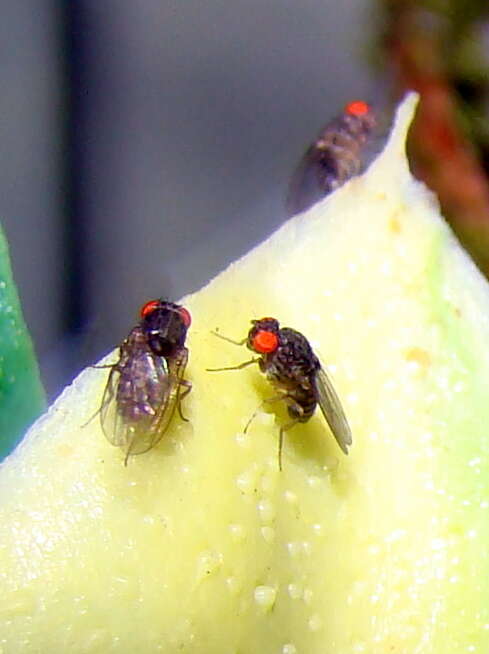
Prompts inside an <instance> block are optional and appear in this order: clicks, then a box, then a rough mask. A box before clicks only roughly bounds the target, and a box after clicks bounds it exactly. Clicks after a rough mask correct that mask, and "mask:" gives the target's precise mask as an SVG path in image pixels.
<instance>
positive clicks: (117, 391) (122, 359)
mask: <svg viewBox="0 0 489 654" xmlns="http://www.w3.org/2000/svg"><path fill="white" fill-rule="evenodd" d="M140 315H141V320H140V322H139V323H138V324H137V325H136V326H135V327H133V329H131V331H130V333H129V335H128V336H127V338H126V339H125V340H124V341H123V343H122V345H121V346H120V348H119V359H118V361H117V362H116V363H114V364H113V365H110V366H108V367H109V368H110V373H109V378H108V380H107V385H106V387H105V391H104V394H103V397H102V404H101V406H100V409H99V411H98V413H99V414H100V423H101V425H102V431H103V432H104V434H105V436H106V438H107V440H108V441H109V442H110V443H112V445H116V446H118V447H120V448H122V449H123V450H124V452H125V459H124V465H127V460H128V458H129V457H130V456H132V455H135V454H142V453H143V452H147V451H148V450H150V449H151V448H153V447H154V446H155V445H156V444H157V443H158V442H159V441H160V439H161V438H162V436H163V434H164V433H165V431H166V430H167V428H168V426H169V424H170V422H171V419H172V417H173V414H174V412H175V409H176V408H178V411H179V413H180V417H181V418H182V419H183V420H185V418H184V417H183V415H182V412H181V407H180V403H181V400H182V399H183V398H184V397H185V395H187V393H189V392H190V390H191V386H192V385H191V383H190V382H189V381H187V380H186V379H184V378H183V375H184V372H185V366H186V365H187V360H188V350H187V348H186V347H185V338H186V335H187V330H188V328H189V327H190V323H191V317H190V313H189V312H188V311H187V309H185V307H182V306H180V305H178V304H174V303H173V302H166V301H164V300H151V301H150V302H147V303H146V304H145V305H144V306H143V307H142V309H141V312H140Z"/></svg>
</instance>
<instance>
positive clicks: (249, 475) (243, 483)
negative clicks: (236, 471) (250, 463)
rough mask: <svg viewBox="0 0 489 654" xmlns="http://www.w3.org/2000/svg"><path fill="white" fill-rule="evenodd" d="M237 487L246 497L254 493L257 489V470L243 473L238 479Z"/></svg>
mask: <svg viewBox="0 0 489 654" xmlns="http://www.w3.org/2000/svg"><path fill="white" fill-rule="evenodd" d="M236 485H237V486H238V488H239V490H240V491H241V492H242V493H243V494H245V495H249V494H251V493H253V491H254V490H255V488H256V470H247V471H246V472H243V473H242V474H241V475H239V476H238V477H237V479H236Z"/></svg>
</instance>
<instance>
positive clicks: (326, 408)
mask: <svg viewBox="0 0 489 654" xmlns="http://www.w3.org/2000/svg"><path fill="white" fill-rule="evenodd" d="M314 387H315V390H316V394H317V401H318V404H319V406H320V407H321V411H322V412H323V415H324V417H325V418H326V422H327V423H328V425H329V428H330V429H331V431H332V433H333V436H334V437H335V438H336V441H337V443H338V445H339V446H340V447H341V449H342V450H343V452H344V453H345V454H348V448H349V446H350V445H351V444H352V436H351V430H350V425H349V424H348V421H347V419H346V415H345V412H344V411H343V407H342V406H341V402H340V400H339V398H338V395H337V394H336V391H335V389H334V388H333V384H332V383H331V380H330V379H329V377H328V375H327V374H326V372H325V370H324V368H322V367H321V368H319V370H318V372H317V374H316V377H315V379H314Z"/></svg>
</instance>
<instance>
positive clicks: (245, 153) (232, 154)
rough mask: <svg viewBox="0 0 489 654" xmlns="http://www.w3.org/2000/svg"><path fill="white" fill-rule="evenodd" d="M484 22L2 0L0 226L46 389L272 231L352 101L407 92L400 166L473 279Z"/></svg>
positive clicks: (485, 217)
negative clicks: (412, 116)
mask: <svg viewBox="0 0 489 654" xmlns="http://www.w3.org/2000/svg"><path fill="white" fill-rule="evenodd" d="M488 24H489V16H488V7H487V0H484V1H482V0H471V1H468V0H467V1H465V2H464V1H462V0H461V1H459V2H455V0H452V2H450V0H445V1H444V2H441V1H440V2H431V3H426V2H424V3H419V2H413V1H411V0H404V1H395V0H390V1H384V2H382V1H381V0H375V1H374V0H342V1H341V2H338V1H337V0H300V1H298V0H280V1H276V0H268V1H267V2H263V1H262V0H246V1H244V0H234V1H233V2H229V1H224V0H208V1H207V2H205V3H202V2H197V1H196V0H184V1H182V0H178V1H177V0H145V2H143V3H135V2H130V1H128V0H117V1H115V0H104V2H95V1H93V0H92V1H84V0H78V2H54V1H53V0H23V2H19V3H7V2H4V3H3V6H2V22H1V26H0V31H1V32H2V38H1V44H2V45H1V51H2V56H1V60H0V61H1V63H0V80H1V88H2V94H1V97H0V139H1V141H0V142H1V143H2V148H1V156H0V166H1V172H0V221H1V223H2V225H3V227H4V229H5V232H6V235H7V238H8V241H9V244H10V250H11V257H12V266H13V272H14V277H15V280H16V282H17V285H18V290H19V294H20V297H21V301H22V305H23V309H24V315H25V318H26V321H27V323H28V326H29V328H30V331H31V334H32V337H33V339H34V344H35V348H36V351H37V354H38V358H39V361H40V366H41V373H42V377H43V381H44V384H45V387H46V390H47V393H48V396H49V397H50V398H52V397H54V396H55V395H56V394H57V393H58V392H59V390H61V389H62V388H63V386H64V385H66V384H67V383H68V382H69V381H71V379H72V378H73V376H74V375H75V374H76V373H77V372H78V371H79V370H80V369H81V368H82V367H83V366H85V365H87V364H88V363H91V362H94V361H95V360H96V359H98V358H99V357H100V356H102V355H103V354H104V353H106V352H107V351H108V350H110V349H112V348H113V347H114V346H116V345H117V344H118V343H119V342H120V341H121V340H122V338H123V337H124V336H125V335H126V334H127V332H128V331H129V329H130V328H131V327H132V325H133V324H134V322H135V320H136V316H137V311H138V308H139V307H140V305H141V304H142V303H143V302H144V301H146V300H147V299H149V298H152V297H159V296H166V297H169V298H172V299H178V298H179V297H181V296H182V295H184V294H186V293H189V292H191V291H194V290H196V289H198V288H199V287H200V286H202V285H203V284H205V283H206V282H207V281H208V280H209V279H210V278H211V277H212V276H214V275H215V274H216V273H218V272H219V271H220V270H222V269H223V268H224V267H225V266H226V265H227V264H228V263H229V262H230V261H232V260H233V259H235V258H236V257H238V256H239V255H242V254H244V253H245V252H246V251H247V250H249V249H250V247H251V246H253V245H254V244H255V243H257V242H259V241H260V240H262V239H263V238H265V237H266V236H267V235H268V234H269V233H270V232H271V231H272V230H273V229H274V228H276V227H277V226H278V225H279V224H280V223H281V222H282V221H283V219H284V215H285V213H284V199H285V196H286V193H287V185H288V182H289V179H290V175H291V173H292V171H293V170H294V168H295V166H296V164H297V162H298V159H299V158H300V156H301V155H302V153H303V151H304V149H305V148H306V146H307V145H308V144H309V142H310V141H311V139H312V138H313V137H314V136H315V135H316V133H317V131H318V129H319V128H320V127H321V126H322V125H323V124H324V123H325V122H326V121H327V120H328V119H329V118H331V117H332V116H334V115H335V114H337V113H338V112H339V111H341V109H342V107H343V105H344V104H345V103H346V102H347V101H349V100H352V99H357V98H364V99H367V100H371V101H374V102H377V103H378V102H383V101H385V100H386V99H387V98H395V97H398V96H399V95H400V94H401V93H402V92H403V90H404V89H405V88H408V87H411V88H417V89H418V90H419V91H420V92H421V93H422V95H423V104H422V108H421V110H420V112H419V114H418V125H417V127H416V130H414V133H413V143H412V151H413V157H414V159H413V161H414V166H415V169H416V172H417V174H418V175H420V176H422V177H424V178H425V179H426V180H427V181H428V183H429V184H430V185H431V186H432V187H433V188H435V189H436V190H437V191H438V192H439V193H440V196H441V198H442V203H443V205H444V208H445V212H446V215H447V216H448V218H449V219H450V220H451V221H452V224H453V225H454V227H455V228H456V229H457V231H458V233H459V235H460V237H461V238H462V240H463V241H464V243H465V244H466V245H467V246H468V247H469V248H471V249H472V251H473V254H474V256H475V258H476V260H477V262H478V263H479V265H480V267H481V268H482V269H483V270H484V271H487V270H488V268H489V267H488V266H487V262H486V259H489V191H488V185H487V166H488V164H489V156H487V151H488V148H487V142H488V141H489V138H488V133H489V132H488V128H487V115H488V107H489V105H488V94H487V87H488V80H489V74H488V73H489V63H488V52H489V29H488ZM440 162H443V164H444V165H443V169H442V168H441V167H440Z"/></svg>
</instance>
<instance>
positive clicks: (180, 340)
mask: <svg viewBox="0 0 489 654" xmlns="http://www.w3.org/2000/svg"><path fill="white" fill-rule="evenodd" d="M141 318H142V320H141V327H142V329H143V331H144V333H145V334H146V338H147V342H148V346H149V347H150V349H151V351H152V352H153V354H156V355H158V356H163V357H172V356H173V355H174V354H176V353H177V352H178V350H180V349H181V348H182V347H183V346H184V345H185V338H186V336H187V330H188V328H189V327H190V323H191V321H192V319H191V316H190V313H189V312H188V311H187V309H185V307H182V306H181V305H179V304H175V303H174V302H166V301H165V300H151V301H150V302H146V304H145V305H144V306H143V307H142V309H141Z"/></svg>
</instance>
